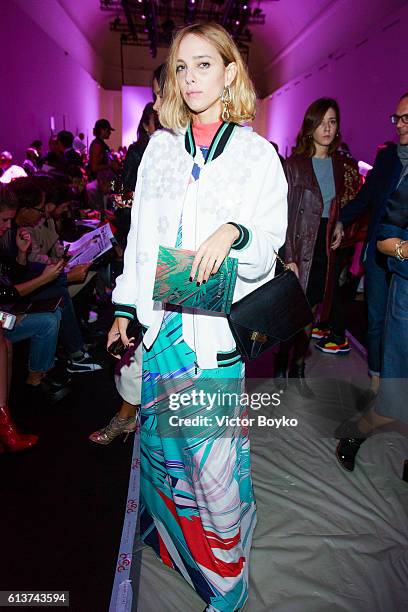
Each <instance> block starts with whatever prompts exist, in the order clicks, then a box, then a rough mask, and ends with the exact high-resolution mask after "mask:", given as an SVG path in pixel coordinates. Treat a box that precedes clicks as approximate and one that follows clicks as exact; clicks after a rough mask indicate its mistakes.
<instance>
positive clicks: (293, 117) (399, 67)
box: [256, 5, 408, 163]
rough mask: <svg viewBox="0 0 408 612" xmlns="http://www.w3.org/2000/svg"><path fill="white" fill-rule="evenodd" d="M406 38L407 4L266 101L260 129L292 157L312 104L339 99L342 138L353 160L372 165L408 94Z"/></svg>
mask: <svg viewBox="0 0 408 612" xmlns="http://www.w3.org/2000/svg"><path fill="white" fill-rule="evenodd" d="M407 34H408V5H406V6H405V7H404V8H402V9H401V10H399V11H398V12H397V13H394V14H392V15H390V16H389V17H388V19H387V20H386V21H384V22H383V23H382V24H380V25H379V26H378V27H376V28H373V29H371V30H370V31H369V32H367V33H366V35H365V36H362V37H360V38H359V40H356V41H355V43H354V44H352V45H349V46H348V47H345V48H343V49H340V50H339V51H338V52H337V53H336V54H334V55H333V57H330V58H322V60H321V61H320V62H318V63H317V64H316V65H315V66H313V68H311V69H310V70H308V71H307V72H306V73H304V74H301V75H299V77H297V78H295V79H293V80H291V81H289V82H288V83H286V84H285V85H284V86H283V87H281V88H280V89H278V90H277V91H275V92H274V93H273V94H272V95H271V96H269V98H265V99H264V100H262V101H261V103H260V111H259V115H258V118H257V122H256V125H257V129H258V131H259V132H260V133H261V134H262V135H263V136H265V137H266V138H268V139H269V140H274V141H275V142H277V143H278V144H279V147H280V151H281V153H282V154H283V155H286V154H290V151H291V147H292V145H293V144H294V142H295V137H296V134H297V132H298V131H299V128H300V125H301V122H302V119H303V115H304V112H305V110H306V108H307V106H308V105H309V104H310V103H311V102H312V101H313V100H315V99H316V98H319V97H322V96H329V97H334V98H336V99H337V101H338V102H339V104H340V111H341V123H342V125H341V131H342V134H343V139H344V140H345V141H346V142H347V143H348V144H349V146H350V148H351V152H352V154H353V155H354V157H356V158H357V159H358V160H360V159H361V160H364V161H367V162H369V163H372V161H373V159H374V157H375V152H376V146H377V144H379V143H382V142H384V141H385V140H392V139H393V138H394V136H395V128H394V127H393V126H392V125H391V123H390V121H389V115H390V114H391V113H393V112H394V110H395V106H396V103H397V101H398V99H399V97H400V96H401V95H402V94H403V93H405V92H406V91H408V76H407V75H408V68H407V66H408V43H407Z"/></svg>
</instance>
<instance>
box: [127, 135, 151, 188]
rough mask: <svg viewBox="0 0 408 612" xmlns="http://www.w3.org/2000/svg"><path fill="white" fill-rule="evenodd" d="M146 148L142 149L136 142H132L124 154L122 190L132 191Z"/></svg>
mask: <svg viewBox="0 0 408 612" xmlns="http://www.w3.org/2000/svg"><path fill="white" fill-rule="evenodd" d="M145 148H146V147H142V146H140V145H139V143H137V142H133V143H132V144H131V145H130V146H129V148H128V151H127V153H126V157H125V161H124V164H123V179H122V180H123V190H124V191H134V190H135V187H136V181H137V171H138V169H139V166H140V162H141V161H142V157H143V153H144V151H145Z"/></svg>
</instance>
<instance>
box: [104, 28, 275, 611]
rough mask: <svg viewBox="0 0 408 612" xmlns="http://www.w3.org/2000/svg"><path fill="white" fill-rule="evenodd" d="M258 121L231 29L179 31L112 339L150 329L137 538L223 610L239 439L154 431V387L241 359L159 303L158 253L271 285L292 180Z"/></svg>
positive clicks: (240, 515)
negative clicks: (229, 260)
mask: <svg viewBox="0 0 408 612" xmlns="http://www.w3.org/2000/svg"><path fill="white" fill-rule="evenodd" d="M254 114H255V92H254V89H253V86H252V83H251V81H250V78H249V76H248V73H247V69H246V67H245V65H244V63H243V61H242V59H241V56H240V53H239V51H238V49H237V48H236V46H235V44H234V42H233V41H232V39H231V38H230V36H229V35H228V33H227V32H226V31H225V30H224V29H223V28H222V27H221V26H219V25H216V24H204V25H192V26H188V27H186V28H184V29H183V30H181V31H180V32H179V33H178V34H177V36H176V37H175V40H174V42H173V44H172V47H171V50H170V54H169V59H168V63H167V67H166V82H165V89H164V97H163V102H162V106H161V109H160V122H161V124H162V125H163V126H164V127H165V128H167V129H164V130H162V131H160V132H156V133H155V134H154V136H153V137H152V138H151V140H150V142H149V145H148V147H147V149H146V152H145V155H144V157H143V160H142V163H141V166H140V168H139V178H138V181H137V185H136V193H135V200H134V205H133V207H132V225H131V230H130V233H129V237H128V243H127V248H126V252H125V262H124V272H123V274H122V276H120V277H119V278H118V280H117V285H116V288H115V290H114V293H113V299H114V302H115V304H116V311H115V314H116V319H115V322H114V324H113V326H112V329H111V331H110V333H109V338H108V344H109V343H110V342H112V341H113V340H115V339H116V338H117V337H118V335H121V337H122V340H123V342H125V343H127V341H128V338H127V334H126V329H127V325H128V323H129V320H130V319H132V318H133V317H134V316H135V314H136V313H137V316H138V319H139V321H140V323H141V324H142V325H143V326H144V328H145V333H144V337H143V345H144V356H143V384H142V407H141V537H142V539H143V540H144V542H145V543H146V544H149V545H150V546H152V547H153V548H154V550H155V551H156V553H157V554H158V555H159V556H160V557H161V559H162V561H163V562H164V563H165V564H166V565H168V566H170V567H172V568H174V569H177V570H178V571H179V572H180V573H181V574H182V575H183V576H184V577H185V579H186V580H187V581H188V582H189V584H190V585H191V586H192V587H193V588H194V589H195V590H196V591H197V593H198V594H199V595H200V596H201V597H202V599H203V600H204V601H205V602H206V604H207V608H206V610H221V611H224V612H226V611H228V612H230V611H233V610H236V609H239V608H241V607H242V606H243V605H244V604H245V602H246V600H247V597H248V562H249V550H250V546H251V540H252V533H253V529H254V527H255V522H256V509H255V500H254V497H253V492H252V481H251V471H250V460H249V441H248V435H247V432H243V431H242V430H241V429H239V428H235V429H234V428H233V429H232V430H228V431H227V430H226V429H222V428H221V427H218V428H217V427H216V426H214V425H213V426H211V425H209V426H208V427H204V428H202V429H200V430H199V431H198V430H195V431H194V433H193V432H192V431H191V429H190V430H189V428H188V427H184V428H183V427H182V426H180V427H179V428H178V429H176V430H174V428H173V432H172V433H170V434H169V433H168V430H169V429H171V428H168V430H167V433H163V429H162V426H161V424H162V423H163V420H162V419H160V415H159V410H160V408H159V404H160V384H161V383H163V382H165V381H171V382H172V383H173V384H174V385H176V386H177V387H178V388H179V389H185V388H187V389H189V390H191V385H195V386H196V385H199V384H200V383H201V382H202V381H204V380H205V381H207V382H208V383H209V384H211V386H212V388H215V387H217V385H219V388H223V389H224V388H225V385H227V386H228V385H234V384H235V383H236V382H238V383H240V381H241V380H242V379H243V376H244V370H243V364H242V361H241V357H240V355H239V353H238V351H237V349H236V347H235V342H234V339H233V336H232V334H231V332H230V329H229V326H228V321H227V319H226V317H225V316H223V315H218V316H215V315H214V313H211V314H210V313H209V314H205V313H203V312H202V311H199V312H198V311H192V310H191V309H185V310H184V309H182V308H174V307H173V308H166V307H165V305H164V304H163V305H162V304H161V303H157V302H153V301H152V292H153V285H154V277H155V270H156V261H157V252H158V248H159V245H165V246H177V247H180V248H185V249H191V250H194V251H196V257H195V259H194V262H193V265H192V270H191V278H192V282H195V283H198V284H202V283H205V282H206V281H207V279H208V278H209V276H210V274H211V273H215V272H216V271H217V270H218V268H219V266H220V264H221V263H222V262H223V260H224V258H225V257H226V256H227V255H231V256H233V257H237V258H238V261H239V268H238V280H237V284H236V288H235V293H234V300H237V299H240V298H241V297H243V296H245V295H246V294H248V293H250V292H251V291H253V290H254V289H256V288H257V287H259V286H260V285H262V284H263V283H265V282H267V281H268V280H269V279H271V278H272V277H273V275H274V268H275V251H278V249H279V247H280V246H281V245H282V243H283V241H284V238H285V232H286V219H287V203H286V194H287V185H286V180H285V177H284V174H283V171H282V168H281V164H280V162H279V159H278V156H277V154H276V152H275V150H274V148H273V147H272V145H271V144H270V143H269V142H267V141H266V140H264V139H263V138H261V137H260V136H258V135H257V134H255V133H254V132H253V131H252V130H251V129H249V128H245V127H243V126H242V124H244V123H246V122H248V121H250V120H251V119H253V117H254ZM234 381H235V382H234ZM208 408H209V406H197V405H195V406H194V407H193V406H191V413H190V414H191V416H193V415H194V416H204V415H207V416H208V415H211V411H209V410H208ZM214 409H218V410H220V406H219V405H218V406H216V407H215V408H214ZM185 410H187V414H188V410H189V407H187V409H185ZM237 410H240V411H241V412H240V413H239V414H243V410H244V408H241V407H240V406H239V407H236V411H235V413H234V414H237ZM173 414H174V412H171V413H170V412H169V415H173ZM161 416H163V414H161Z"/></svg>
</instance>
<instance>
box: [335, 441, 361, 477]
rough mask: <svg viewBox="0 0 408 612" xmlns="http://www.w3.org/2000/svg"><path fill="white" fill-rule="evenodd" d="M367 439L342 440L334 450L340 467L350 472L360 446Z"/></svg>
mask: <svg viewBox="0 0 408 612" xmlns="http://www.w3.org/2000/svg"><path fill="white" fill-rule="evenodd" d="M366 440H367V438H342V439H341V440H340V442H339V443H338V445H337V448H336V457H337V460H338V462H339V463H340V465H341V467H342V468H344V469H345V470H347V471H348V472H352V471H353V470H354V464H355V461H356V456H357V453H358V451H359V449H360V446H361V445H362V444H363V442H365V441H366Z"/></svg>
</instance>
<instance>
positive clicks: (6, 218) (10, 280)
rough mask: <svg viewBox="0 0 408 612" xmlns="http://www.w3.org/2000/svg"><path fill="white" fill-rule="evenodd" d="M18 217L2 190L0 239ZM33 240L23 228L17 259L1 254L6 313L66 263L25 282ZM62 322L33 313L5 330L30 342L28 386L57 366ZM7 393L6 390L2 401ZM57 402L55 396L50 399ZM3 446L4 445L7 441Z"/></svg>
mask: <svg viewBox="0 0 408 612" xmlns="http://www.w3.org/2000/svg"><path fill="white" fill-rule="evenodd" d="M15 214H16V201H15V199H14V197H13V195H12V194H11V192H10V190H9V189H6V188H4V187H1V188H0V238H1V237H4V235H5V234H6V233H7V232H8V231H9V230H10V225H11V220H12V219H13V217H14V216H15ZM30 244H31V240H30V235H29V233H28V232H27V231H26V230H24V229H20V230H19V231H18V232H17V235H16V247H17V257H16V259H14V260H13V259H10V258H9V257H8V256H7V253H5V252H4V251H3V252H0V271H1V272H0V308H1V309H2V310H5V311H6V312H7V311H8V309H9V308H10V305H11V304H13V303H15V302H17V301H18V300H19V299H20V298H21V297H25V296H27V295H29V294H30V293H32V292H33V291H35V290H36V289H38V288H39V287H42V286H44V285H47V284H48V283H50V282H51V281H53V280H54V279H56V278H57V277H58V276H59V274H60V272H61V268H62V265H63V264H54V265H51V266H47V267H46V268H44V270H43V271H42V273H41V274H40V275H39V276H37V277H36V278H33V279H32V280H28V281H25V282H22V279H23V278H24V275H25V271H26V264H27V251H28V249H29V248H30ZM60 320H61V311H60V310H59V309H57V310H56V311H55V312H43V313H32V314H26V315H22V316H19V317H17V321H16V324H15V326H14V328H13V329H10V330H5V329H4V330H3V335H4V338H5V339H6V340H8V341H9V342H11V343H15V342H19V341H20V340H26V339H30V352H29V364H28V368H29V371H28V376H27V381H26V382H27V384H28V385H30V386H31V387H38V386H40V385H41V384H42V383H44V380H45V376H46V374H47V372H48V371H49V370H51V368H52V367H53V366H54V357H55V350H56V346H57V339H58V331H59V325H60ZM5 395H6V393H5V392H4V390H3V401H4V396H5ZM50 399H54V397H52V398H51V397H50ZM2 441H3V444H4V440H2Z"/></svg>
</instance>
